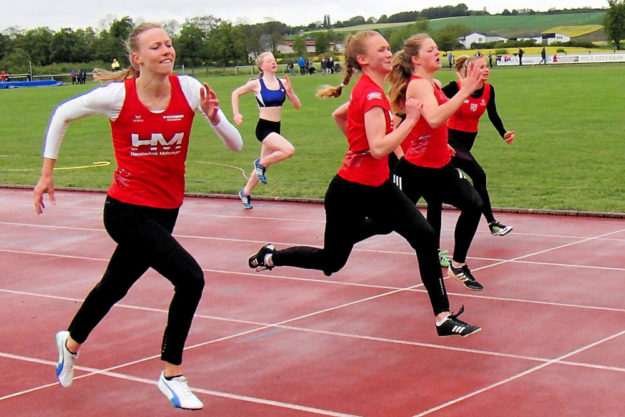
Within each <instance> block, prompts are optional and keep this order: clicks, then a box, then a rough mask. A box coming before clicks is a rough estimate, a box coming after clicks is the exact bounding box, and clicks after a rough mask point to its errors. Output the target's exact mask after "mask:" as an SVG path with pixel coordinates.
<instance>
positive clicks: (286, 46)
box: [277, 39, 345, 55]
mask: <svg viewBox="0 0 625 417" xmlns="http://www.w3.org/2000/svg"><path fill="white" fill-rule="evenodd" d="M277 49H278V51H279V52H281V53H283V54H291V53H293V52H294V50H293V41H292V40H284V41H282V42H280V43H279V44H278V47H277ZM306 52H307V53H309V54H311V55H314V54H315V53H316V51H315V40H314V39H306ZM332 52H334V53H343V52H345V45H343V44H342V43H336V42H330V51H329V53H332Z"/></svg>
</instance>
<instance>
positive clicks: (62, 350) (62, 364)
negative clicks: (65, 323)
mask: <svg viewBox="0 0 625 417" xmlns="http://www.w3.org/2000/svg"><path fill="white" fill-rule="evenodd" d="M68 337H69V332H68V331H67V330H62V331H60V332H58V333H57V334H56V347H57V349H58V350H59V363H58V364H57V365H56V379H57V380H58V381H59V384H61V386H62V387H69V386H70V385H72V380H73V379H74V361H75V360H76V358H78V353H72V352H70V351H69V350H67V346H66V345H65V343H66V342H67V338H68Z"/></svg>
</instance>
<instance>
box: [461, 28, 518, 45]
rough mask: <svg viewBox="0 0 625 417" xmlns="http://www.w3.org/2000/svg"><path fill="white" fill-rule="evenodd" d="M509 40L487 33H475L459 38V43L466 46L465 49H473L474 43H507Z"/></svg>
mask: <svg viewBox="0 0 625 417" xmlns="http://www.w3.org/2000/svg"><path fill="white" fill-rule="evenodd" d="M507 40H508V38H504V37H503V36H499V35H488V34H486V33H480V32H473V33H469V34H468V35H465V36H460V37H458V42H460V43H461V44H462V45H464V48H465V49H471V45H473V44H474V43H486V42H499V41H501V42H505V41H507Z"/></svg>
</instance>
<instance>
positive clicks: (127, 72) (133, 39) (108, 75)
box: [93, 22, 163, 82]
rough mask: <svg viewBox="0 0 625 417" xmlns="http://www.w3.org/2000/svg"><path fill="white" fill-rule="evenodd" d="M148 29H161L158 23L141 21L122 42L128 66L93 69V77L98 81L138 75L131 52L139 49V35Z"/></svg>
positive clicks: (118, 79) (137, 67) (120, 79)
mask: <svg viewBox="0 0 625 417" xmlns="http://www.w3.org/2000/svg"><path fill="white" fill-rule="evenodd" d="M150 29H163V26H161V25H160V24H158V23H149V22H146V23H141V24H140V25H138V26H137V27H135V28H134V29H133V31H132V32H131V33H130V36H129V37H128V39H127V40H126V41H125V42H124V47H125V49H126V52H127V53H128V61H129V62H130V65H129V66H128V68H126V69H124V70H121V71H107V70H104V69H101V68H95V69H94V70H93V78H94V79H96V80H98V81H103V82H108V81H122V80H125V79H128V78H134V77H137V76H138V75H139V66H137V65H135V64H134V63H133V62H132V54H133V53H135V52H137V51H139V36H141V34H143V32H146V31H148V30H150Z"/></svg>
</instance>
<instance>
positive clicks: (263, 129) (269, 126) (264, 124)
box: [256, 119, 280, 142]
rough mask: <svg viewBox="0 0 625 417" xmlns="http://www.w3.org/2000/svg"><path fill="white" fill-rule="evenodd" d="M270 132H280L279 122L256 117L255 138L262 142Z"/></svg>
mask: <svg viewBox="0 0 625 417" xmlns="http://www.w3.org/2000/svg"><path fill="white" fill-rule="evenodd" d="M270 133H277V134H280V122H271V121H269V120H265V119H258V124H257V125H256V139H258V140H259V141H260V142H262V141H263V140H265V138H266V137H267V136H269V134H270Z"/></svg>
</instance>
